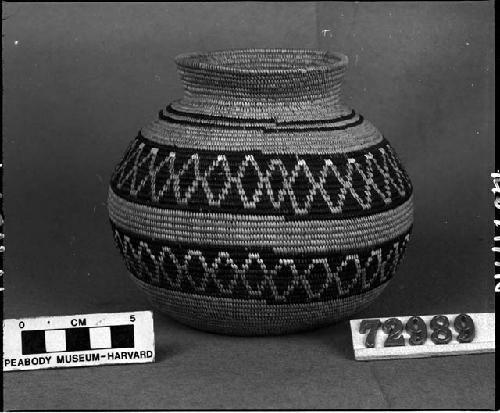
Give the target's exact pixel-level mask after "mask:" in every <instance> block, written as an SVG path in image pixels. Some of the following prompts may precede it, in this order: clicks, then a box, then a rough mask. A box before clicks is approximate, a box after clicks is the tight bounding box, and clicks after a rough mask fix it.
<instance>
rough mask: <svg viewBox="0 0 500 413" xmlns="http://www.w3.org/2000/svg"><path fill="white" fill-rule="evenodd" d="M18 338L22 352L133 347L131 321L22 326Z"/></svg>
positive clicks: (34, 352)
mask: <svg viewBox="0 0 500 413" xmlns="http://www.w3.org/2000/svg"><path fill="white" fill-rule="evenodd" d="M21 341H22V353H23V354H41V353H57V352H59V351H86V350H95V349H102V348H133V347H134V325H133V324H128V325H126V324H125V325H120V326H110V327H90V328H89V327H78V328H67V329H64V330H63V329H57V330H23V331H21Z"/></svg>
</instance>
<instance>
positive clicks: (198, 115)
mask: <svg viewBox="0 0 500 413" xmlns="http://www.w3.org/2000/svg"><path fill="white" fill-rule="evenodd" d="M166 111H167V112H169V113H171V114H173V115H178V116H186V117H189V118H193V119H202V120H208V121H210V120H213V121H222V122H233V123H270V124H273V125H308V124H323V123H334V122H342V121H346V120H349V119H352V118H353V117H354V116H355V114H356V113H355V112H354V110H352V111H351V113H349V114H348V115H343V116H338V117H336V118H332V119H318V120H301V121H282V122H279V121H278V120H276V119H274V118H267V119H258V118H233V117H229V116H214V115H207V114H204V113H191V112H183V111H180V110H177V109H174V108H173V107H172V105H168V106H167V108H166Z"/></svg>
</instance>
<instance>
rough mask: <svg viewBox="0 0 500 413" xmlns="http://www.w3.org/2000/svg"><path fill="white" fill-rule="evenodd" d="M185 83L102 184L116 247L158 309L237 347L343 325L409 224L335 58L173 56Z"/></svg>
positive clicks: (376, 281)
mask: <svg viewBox="0 0 500 413" xmlns="http://www.w3.org/2000/svg"><path fill="white" fill-rule="evenodd" d="M176 63H177V66H178V71H179V74H180V78H181V80H182V83H183V85H184V96H183V97H182V99H181V100H178V101H175V102H173V103H171V104H170V105H168V106H167V107H166V108H165V109H164V110H162V111H161V112H160V115H159V118H158V119H157V120H155V121H153V122H152V123H151V124H150V125H148V126H146V127H144V128H143V129H142V130H141V131H140V132H139V134H138V136H137V137H136V138H135V140H134V141H133V142H132V143H131V145H130V147H129V148H128V150H127V151H126V153H125V155H124V157H123V159H122V160H121V161H120V163H119V164H118V165H117V167H116V168H115V170H114V173H113V175H112V178H111V184H110V189H109V199H108V208H109V215H110V220H111V225H112V229H113V234H114V239H115V242H116V245H117V246H118V249H119V250H120V253H121V255H122V256H123V258H124V260H125V265H126V267H127V269H128V271H129V272H130V274H131V277H132V279H133V280H134V281H135V282H136V283H137V285H138V286H139V287H140V289H142V290H143V291H144V292H145V293H146V294H147V295H148V296H149V298H150V300H151V301H152V303H153V304H154V305H155V306H156V307H157V308H158V309H159V310H161V311H163V312H165V313H167V314H169V315H170V316H171V317H173V318H175V319H177V320H179V321H181V322H183V323H185V324H188V325H190V326H193V327H196V328H199V329H203V330H208V331H213V332H218V333H225V334H235V335H265V334H282V333H288V332H295V331H299V330H304V329H309V328H314V327H318V326H321V325H325V324H328V323H331V322H334V321H337V320H340V319H342V318H346V317H348V316H350V315H351V314H352V313H354V312H356V311H358V310H359V309H361V308H362V307H364V306H365V305H367V304H369V303H370V302H371V301H372V300H373V299H375V298H376V297H377V296H378V295H379V294H380V293H381V292H382V290H383V289H384V288H385V286H386V285H387V283H388V281H389V280H390V279H391V278H392V277H393V276H394V273H395V271H396V268H397V267H398V264H399V263H400V261H401V259H402V257H403V254H404V251H405V247H406V244H407V242H408V239H409V234H410V231H411V227H412V222H413V206H412V186H411V183H410V180H409V178H408V175H407V174H406V172H405V171H404V169H403V167H402V166H401V163H400V161H399V160H398V158H397V156H396V154H395V152H394V150H393V149H392V148H391V146H390V145H389V143H388V142H387V140H386V139H385V138H384V137H383V136H382V135H381V133H380V132H379V131H378V130H377V129H376V128H375V127H374V126H373V125H372V124H371V123H370V122H368V121H367V120H366V119H364V118H363V117H362V116H361V115H360V114H359V113H357V112H355V111H354V110H351V109H349V108H347V107H345V106H344V105H342V104H341V102H340V100H339V98H340V87H341V83H342V77H343V74H344V71H345V69H346V65H347V57H346V56H344V55H342V54H337V53H330V52H325V51H316V50H230V51H218V52H211V53H190V54H184V55H180V56H178V57H177V58H176Z"/></svg>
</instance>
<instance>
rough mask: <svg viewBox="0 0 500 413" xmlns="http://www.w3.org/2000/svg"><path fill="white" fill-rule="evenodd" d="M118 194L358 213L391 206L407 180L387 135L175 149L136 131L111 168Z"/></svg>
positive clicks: (167, 201)
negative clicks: (335, 144) (346, 148)
mask: <svg viewBox="0 0 500 413" xmlns="http://www.w3.org/2000/svg"><path fill="white" fill-rule="evenodd" d="M111 186H112V188H113V190H114V191H115V192H116V193H117V194H118V195H119V196H121V197H123V198H125V199H129V200H132V201H135V202H140V203H145V204H147V205H154V206H162V207H170V208H181V209H186V210H196V211H198V210H200V209H201V210H203V211H218V212H225V211H227V212H231V213H245V212H247V213H252V214H253V213H258V214H279V215H285V216H301V217H303V216H306V215H307V216H310V217H312V218H315V219H318V218H323V217H332V216H341V217H348V216H356V215H366V214H367V211H368V212H369V213H376V212H381V211H384V210H387V209H390V208H394V207H396V206H398V205H400V204H401V203H403V202H404V201H406V200H407V199H408V198H409V197H410V195H411V190H412V188H411V184H410V181H409V179H408V176H407V175H406V172H405V171H404V169H403V168H402V167H401V164H400V163H399V160H398V159H397V157H396V155H395V153H394V151H393V150H392V148H391V147H390V146H389V145H388V144H387V142H382V143H380V144H379V145H376V146H373V147H371V148H370V150H365V151H358V152H351V153H349V155H348V156H347V155H343V154H342V155H330V156H318V155H315V156H314V155H301V156H300V157H299V156H298V155H288V156H287V155H281V156H279V155H264V154H262V153H259V152H253V153H242V152H226V153H219V152H214V151H193V150H181V149H179V148H175V147H172V146H160V145H152V144H151V142H149V141H147V140H146V139H144V138H143V137H141V136H140V137H138V138H137V139H136V140H135V142H134V143H133V144H132V146H131V147H130V148H129V150H128V152H127V154H126V156H125V157H124V159H123V161H122V162H121V163H120V164H119V165H118V167H117V168H116V170H115V172H114V174H113V177H112V180H111Z"/></svg>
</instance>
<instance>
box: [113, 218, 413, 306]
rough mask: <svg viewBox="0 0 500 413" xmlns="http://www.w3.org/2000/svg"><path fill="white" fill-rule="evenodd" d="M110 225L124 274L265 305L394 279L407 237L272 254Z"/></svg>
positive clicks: (328, 296)
mask: <svg viewBox="0 0 500 413" xmlns="http://www.w3.org/2000/svg"><path fill="white" fill-rule="evenodd" d="M111 225H112V228H113V233H114V237H115V243H116V245H117V247H118V249H119V251H120V253H121V254H122V256H123V257H124V258H125V263H126V266H127V268H128V270H129V271H130V272H131V273H132V274H133V275H134V276H135V277H137V278H139V279H141V280H142V281H144V282H146V283H149V284H152V285H155V286H157V287H160V288H165V289H168V290H174V291H181V292H185V293H190V294H194V295H204V296H214V297H221V298H222V297H224V298H236V299H253V300H264V301H265V302H266V303H267V304H292V303H305V302H315V301H329V300H333V299H337V298H345V297H348V296H352V295H356V294H361V293H364V292H367V291H369V290H371V289H373V288H376V287H378V286H379V285H381V284H383V283H384V282H387V281H388V280H389V279H390V278H391V277H392V276H393V275H394V273H395V271H396V269H397V266H398V264H399V262H400V260H401V258H402V256H403V255H404V251H405V248H406V243H407V241H408V236H409V234H410V232H411V229H410V230H409V231H408V232H407V233H406V234H403V235H401V236H399V237H397V238H394V239H390V240H387V241H386V242H384V243H381V244H380V245H379V246H377V247H375V248H373V249H366V250H361V251H357V252H356V251H352V252H349V253H348V254H347V253H343V254H340V253H337V254H332V253H328V254H324V253H323V254H322V253H318V254H314V253H310V254H276V253H274V251H273V250H272V249H269V248H256V249H254V248H252V249H251V250H249V249H245V248H234V247H231V246H229V245H228V246H226V247H224V246H222V247H221V246H217V247H212V248H210V247H207V246H200V245H197V244H196V243H193V244H191V243H177V242H159V241H155V240H150V239H148V238H146V237H140V236H136V235H135V234H133V233H130V232H124V231H122V230H121V229H119V228H118V227H116V226H114V224H113V223H111ZM313 260H314V261H313ZM318 260H321V261H319V262H318ZM312 264H314V265H313V266H312ZM235 267H236V268H235ZM157 271H159V273H158V272H157ZM294 271H296V273H294ZM214 277H215V279H214ZM329 277H331V278H329ZM302 280H306V281H307V284H306V283H304V282H303V281H302ZM325 284H326V286H325ZM221 288H222V289H221ZM290 288H292V290H291V292H290V291H289V289H290ZM287 291H288V292H287Z"/></svg>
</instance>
